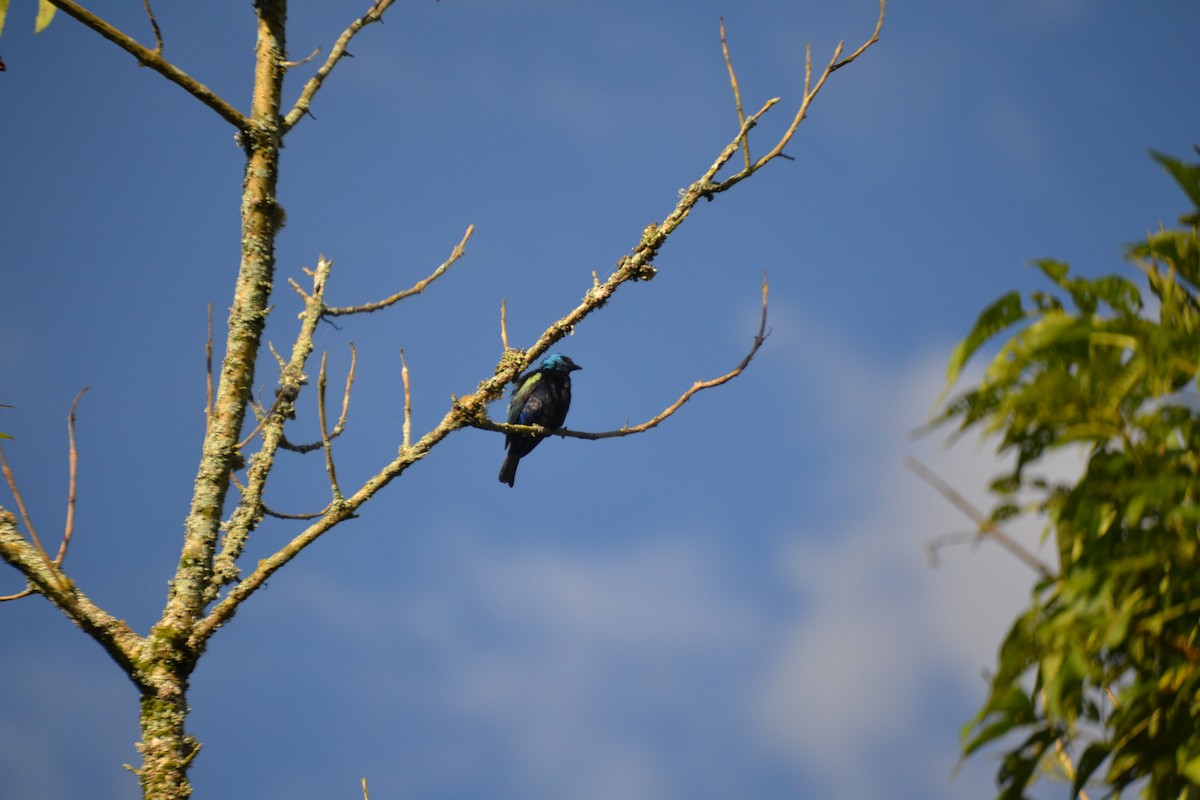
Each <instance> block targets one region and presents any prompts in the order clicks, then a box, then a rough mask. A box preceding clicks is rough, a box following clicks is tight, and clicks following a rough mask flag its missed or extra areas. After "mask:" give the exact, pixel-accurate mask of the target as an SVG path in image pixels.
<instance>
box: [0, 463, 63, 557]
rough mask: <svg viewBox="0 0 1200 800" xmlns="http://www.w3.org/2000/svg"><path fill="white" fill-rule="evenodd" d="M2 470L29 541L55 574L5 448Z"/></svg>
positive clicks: (0, 467)
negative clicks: (9, 463) (6, 456)
mask: <svg viewBox="0 0 1200 800" xmlns="http://www.w3.org/2000/svg"><path fill="white" fill-rule="evenodd" d="M0 470H2V471H3V472H4V480H5V482H6V483H8V491H9V492H11V493H12V496H13V500H15V501H16V503H17V510H18V511H20V512H21V521H22V522H24V523H25V530H27V531H29V539H30V541H31V542H33V547H34V548H35V549H36V550H37V553H38V555H40V556H41V557H42V561H43V562H44V563H45V565H46V567H47V568H48V569H50V570H51V572H53V567H54V563H53V561H51V559H50V554H49V553H47V552H46V548H45V547H43V546H42V540H41V538H40V537H39V536H38V534H37V528H35V527H33V520H32V519H30V517H29V509H28V508H27V507H26V506H25V498H24V496H22V494H21V490H20V489H19V488H18V487H17V479H16V478H15V477H14V476H13V472H12V469H11V468H10V467H9V466H8V459H7V458H5V457H4V448H3V447H0Z"/></svg>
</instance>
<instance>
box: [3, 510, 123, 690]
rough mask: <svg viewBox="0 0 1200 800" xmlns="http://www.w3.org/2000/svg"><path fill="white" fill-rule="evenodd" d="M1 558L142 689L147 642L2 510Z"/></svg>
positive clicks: (13, 518) (12, 517) (10, 514)
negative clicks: (91, 595)
mask: <svg viewBox="0 0 1200 800" xmlns="http://www.w3.org/2000/svg"><path fill="white" fill-rule="evenodd" d="M0 558H2V559H4V561H6V562H7V563H8V564H9V565H10V566H12V567H14V568H15V569H16V570H17V571H19V572H20V573H21V574H22V575H24V576H25V578H26V579H27V580H28V581H29V585H30V587H31V589H32V590H33V591H36V592H37V593H38V594H41V595H45V597H46V599H48V600H49V601H50V602H51V603H53V604H54V605H55V606H56V607H57V608H58V609H59V610H60V611H62V612H63V614H65V615H66V616H67V618H68V619H70V620H71V621H72V622H74V623H75V624H76V625H78V626H79V627H80V628H82V629H83V630H84V631H86V632H87V633H88V634H89V635H90V636H91V637H92V638H93V639H95V640H96V641H97V642H99V643H100V645H101V646H102V647H103V648H104V649H105V650H107V651H108V653H109V655H110V656H112V657H113V659H114V660H116V662H117V663H118V664H120V665H121V667H122V668H123V669H124V670H125V673H126V674H127V675H128V676H129V678H130V679H131V680H132V681H133V682H134V683H135V684H136V685H138V687H139V688H142V687H143V683H142V675H141V672H140V670H139V668H138V667H137V660H138V657H139V654H140V652H141V648H142V646H143V645H144V643H145V640H144V639H143V638H142V637H140V636H138V635H137V634H136V633H134V632H133V631H132V630H130V628H129V626H128V625H126V624H125V623H124V622H123V621H121V620H119V619H116V618H115V617H113V616H111V615H110V614H108V613H107V612H105V611H104V610H103V609H101V608H100V607H99V606H97V605H96V604H95V603H93V602H92V601H91V600H90V599H89V598H88V597H87V596H86V595H84V594H83V592H81V591H79V589H78V588H77V587H76V586H75V584H74V583H73V582H72V581H71V579H70V578H68V577H67V576H66V574H65V573H64V572H63V571H62V570H61V569H60V568H59V567H58V565H57V564H55V563H54V562H52V561H49V560H48V559H46V557H45V553H44V552H40V551H39V548H36V547H34V546H33V545H32V544H30V543H29V542H28V541H26V539H25V537H24V536H22V535H21V533H20V531H18V530H17V520H16V517H14V516H13V515H12V513H11V512H9V511H7V510H5V509H3V508H0Z"/></svg>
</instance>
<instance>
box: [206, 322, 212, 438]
mask: <svg viewBox="0 0 1200 800" xmlns="http://www.w3.org/2000/svg"><path fill="white" fill-rule="evenodd" d="M212 342H213V330H212V303H209V304H208V336H207V337H206V338H205V340H204V430H205V431H206V432H207V431H208V423H209V422H210V421H211V420H212V414H213V371H212V354H213V346H212Z"/></svg>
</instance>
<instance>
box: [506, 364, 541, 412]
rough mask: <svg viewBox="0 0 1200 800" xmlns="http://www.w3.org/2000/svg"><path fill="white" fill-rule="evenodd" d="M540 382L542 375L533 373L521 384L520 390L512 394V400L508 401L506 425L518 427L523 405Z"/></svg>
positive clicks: (523, 408)
mask: <svg viewBox="0 0 1200 800" xmlns="http://www.w3.org/2000/svg"><path fill="white" fill-rule="evenodd" d="M541 380H542V373H540V372H535V373H533V374H532V375H530V376H529V377H527V378H525V380H524V381H523V382H522V383H521V386H520V388H518V389H517V390H516V391H515V392H513V396H512V400H509V401H508V424H509V425H519V424H522V423H521V421H520V420H521V412H522V411H524V410H525V405H526V404H527V403H528V402H529V396H530V395H532V394H533V390H534V388H536V387H537V385H538V383H539V382H541Z"/></svg>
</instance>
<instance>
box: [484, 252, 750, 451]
mask: <svg viewBox="0 0 1200 800" xmlns="http://www.w3.org/2000/svg"><path fill="white" fill-rule="evenodd" d="M769 335H770V331H768V330H767V276H766V275H765V274H764V275H763V282H762V319H761V321H760V322H759V325H758V332H757V333H756V334H755V335H754V344H752V345H751V347H750V352H749V353H747V354H746V357H745V358H743V359H742V361H741V363H740V364H738V365H737V366H736V367H734V368H733V369H732V370H730V371H729V372H727V373H725V374H724V375H722V376H720V377H718V378H713V379H712V380H707V381H696V382H695V383H693V384H692V385H691V387H690V388H689V389H688V390H687V391H685V392H684V393H683V394H682V395H680V397H679V399H678V400H676V401H675V402H674V403H672V404H671V405H669V406H667V407H666V408H665V409H663V411H662V412H661V413H659V414H657V415H656V416H654V417H652V418H650V419H648V420H646V421H645V422H643V423H641V424H640V425H632V426H629V425H624V426H622V427H620V428H618V429H617V430H614V431H604V432H602V433H589V432H586V431H574V430H570V429H568V428H559V429H557V430H548V429H546V428H543V427H541V426H540V425H509V424H505V423H496V422H492V421H491V420H490V419H485V420H473V421H472V422H471V427H473V428H479V429H481V430H488V431H498V432H500V433H523V434H538V435H542V436H562V437H564V438H567V439H589V440H596V439H617V438H620V437H622V436H632V435H634V434H635V433H644V432H645V431H648V430H650V429H651V428H656V427H658V426H659V425H660V424H661V423H662V422H664V421H665V420H666V419H667V418H668V417H670V416H671V415H672V414H674V413H675V412H676V411H678V410H679V409H680V408H682V407H683V404H684V403H686V402H687V401H688V400H690V399H691V398H692V395H694V394H696V393H697V392H702V391H704V390H705V389H712V388H715V387H717V386H720V385H722V384H724V383H728V382H729V381H731V380H733V379H734V378H736V377H737V376H739V375H741V374H742V372H743V370H745V369H746V367H748V366H749V365H750V361H751V360H752V359H753V358H754V356H755V355H756V354H757V353H758V349H759V348H760V347H762V345H763V342H765V341H766V340H767V336H769Z"/></svg>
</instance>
